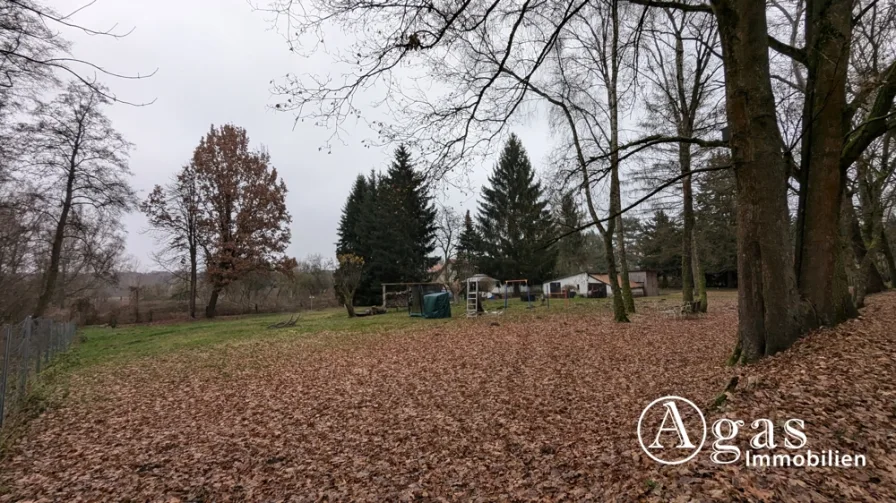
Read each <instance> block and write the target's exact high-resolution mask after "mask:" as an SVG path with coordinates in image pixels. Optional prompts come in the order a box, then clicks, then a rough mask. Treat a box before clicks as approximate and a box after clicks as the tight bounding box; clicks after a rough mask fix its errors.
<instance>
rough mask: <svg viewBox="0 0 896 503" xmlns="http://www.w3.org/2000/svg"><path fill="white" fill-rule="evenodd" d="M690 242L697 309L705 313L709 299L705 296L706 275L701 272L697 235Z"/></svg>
mask: <svg viewBox="0 0 896 503" xmlns="http://www.w3.org/2000/svg"><path fill="white" fill-rule="evenodd" d="M691 242H692V243H693V250H691V257H692V258H693V259H694V283H695V285H696V287H697V302H698V306H697V311H699V312H701V313H705V312H706V310H707V309H709V299H708V298H707V296H706V275H705V274H703V267H702V266H701V265H700V252H699V247H698V246H697V237H696V236H694V239H693V240H692V241H691Z"/></svg>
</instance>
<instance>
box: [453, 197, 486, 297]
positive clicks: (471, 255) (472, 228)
mask: <svg viewBox="0 0 896 503" xmlns="http://www.w3.org/2000/svg"><path fill="white" fill-rule="evenodd" d="M481 249H482V244H481V242H480V239H479V233H478V232H477V231H476V225H475V224H474V223H473V217H471V216H470V210H467V213H466V214H465V215H464V226H463V228H462V229H461V232H460V237H459V238H458V243H457V259H456V262H457V263H456V264H455V270H456V271H457V273H458V278H460V280H461V281H463V280H464V279H466V278H469V277H470V276H472V275H473V274H475V273H476V272H477V271H478V270H479V256H480V251H481Z"/></svg>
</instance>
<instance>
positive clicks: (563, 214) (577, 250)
mask: <svg viewBox="0 0 896 503" xmlns="http://www.w3.org/2000/svg"><path fill="white" fill-rule="evenodd" d="M555 219H556V222H557V233H558V234H559V235H561V236H563V237H562V238H560V241H558V242H557V272H558V273H559V274H561V275H564V274H577V273H580V272H583V271H584V269H585V266H586V265H587V263H588V251H587V249H586V247H585V235H584V233H582V231H579V230H577V229H578V228H579V227H581V225H582V214H581V211H579V208H578V206H577V205H576V201H575V198H574V197H573V195H572V192H566V193H564V194H563V195H562V196H560V204H559V205H558V207H557V210H556V216H555ZM569 233H571V234H569ZM588 272H594V271H588Z"/></svg>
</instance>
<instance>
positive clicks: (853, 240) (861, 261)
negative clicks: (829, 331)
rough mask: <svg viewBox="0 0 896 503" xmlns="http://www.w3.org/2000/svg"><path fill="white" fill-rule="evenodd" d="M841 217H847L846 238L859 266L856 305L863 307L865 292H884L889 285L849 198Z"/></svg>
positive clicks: (855, 294)
mask: <svg viewBox="0 0 896 503" xmlns="http://www.w3.org/2000/svg"><path fill="white" fill-rule="evenodd" d="M841 218H844V219H847V221H846V223H847V224H848V227H847V230H846V233H847V234H846V237H845V238H844V239H846V240H847V242H849V243H850V244H849V245H848V246H852V253H853V258H852V259H853V260H854V261H855V262H856V264H858V266H859V269H858V272H857V275H856V277H855V281H853V283H854V286H855V292H854V297H855V299H856V307H862V305H863V304H864V298H865V294H867V293H878V292H882V291H884V290H886V289H887V285H886V283H884V279H883V277H881V275H880V271H878V269H877V263H876V262H875V261H874V254H873V253H871V251H869V250H868V248H867V247H866V246H865V240H864V239H863V238H862V228H861V225H860V224H859V219H858V218H857V217H856V213H855V209H854V208H853V206H852V203H851V202H850V201H848V200H847V201H844V202H843V216H842V217H841ZM859 287H861V295H859V291H860V289H859Z"/></svg>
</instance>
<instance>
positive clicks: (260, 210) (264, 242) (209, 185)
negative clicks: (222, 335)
mask: <svg viewBox="0 0 896 503" xmlns="http://www.w3.org/2000/svg"><path fill="white" fill-rule="evenodd" d="M192 166H193V169H195V171H196V188H197V193H198V201H199V220H198V223H199V232H200V233H201V234H202V240H201V242H202V249H203V251H204V254H205V267H206V276H207V278H208V281H209V283H210V284H211V296H210V297H209V301H208V305H207V306H206V309H205V315H206V317H209V318H212V317H214V316H215V314H216V306H217V303H218V296H219V295H220V293H221V291H222V290H223V289H224V287H226V286H227V285H229V284H230V283H232V282H234V281H236V280H238V279H240V278H242V277H244V276H245V275H247V274H249V273H252V272H257V271H270V270H281V271H283V272H284V273H289V271H291V270H292V269H293V268H294V267H295V266H296V263H295V260H294V259H292V258H289V257H287V256H286V255H285V251H286V247H287V246H288V245H289V239H290V230H289V223H290V222H291V221H292V218H291V217H290V215H289V212H288V211H287V210H286V184H284V183H283V180H282V179H280V177H279V176H278V175H277V170H276V169H275V168H274V167H272V166H271V158H270V155H269V154H268V153H267V151H266V150H264V149H254V150H253V149H250V148H249V136H248V135H247V134H246V130H245V129H243V128H240V127H238V126H234V125H232V124H226V125H224V126H221V127H217V128H216V127H215V126H212V127H211V129H210V130H209V132H208V134H207V135H206V136H205V137H204V138H203V139H202V140H201V141H200V142H199V146H198V147H196V150H195V151H194V153H193V160H192Z"/></svg>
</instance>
